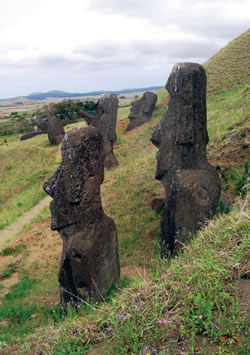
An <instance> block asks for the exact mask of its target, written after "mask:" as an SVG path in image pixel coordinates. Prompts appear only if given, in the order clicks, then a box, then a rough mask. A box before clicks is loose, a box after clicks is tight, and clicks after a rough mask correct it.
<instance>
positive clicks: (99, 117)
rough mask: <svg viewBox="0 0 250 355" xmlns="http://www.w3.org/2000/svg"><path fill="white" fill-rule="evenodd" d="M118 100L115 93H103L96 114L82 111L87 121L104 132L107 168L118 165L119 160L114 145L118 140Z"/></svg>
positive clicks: (105, 165)
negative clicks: (114, 151)
mask: <svg viewBox="0 0 250 355" xmlns="http://www.w3.org/2000/svg"><path fill="white" fill-rule="evenodd" d="M118 102H119V100H118V97H117V96H116V95H115V94H103V95H102V96H101V97H100V99H99V100H98V101H97V109H96V115H91V114H89V113H88V112H86V111H81V112H80V114H81V116H82V117H83V119H84V120H85V121H86V123H87V124H88V125H91V126H94V127H98V128H99V130H100V132H101V134H102V137H103V146H104V167H105V169H106V170H110V169H114V168H116V167H117V166H118V161H117V159H116V157H115V155H114V153H113V146H114V143H115V142H116V133H115V132H116V121H117V111H118Z"/></svg>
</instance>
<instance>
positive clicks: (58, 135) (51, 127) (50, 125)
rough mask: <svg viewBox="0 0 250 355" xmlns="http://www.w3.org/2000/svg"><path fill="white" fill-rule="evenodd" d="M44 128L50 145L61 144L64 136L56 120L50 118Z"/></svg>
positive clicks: (59, 123) (61, 126) (62, 129)
mask: <svg viewBox="0 0 250 355" xmlns="http://www.w3.org/2000/svg"><path fill="white" fill-rule="evenodd" d="M46 126H47V131H48V138H49V142H50V144H51V145H58V144H59V143H61V142H62V140H63V137H64V134H65V132H64V128H63V125H62V123H61V122H60V121H58V120H57V119H56V118H51V119H50V120H48V122H47V125H46Z"/></svg>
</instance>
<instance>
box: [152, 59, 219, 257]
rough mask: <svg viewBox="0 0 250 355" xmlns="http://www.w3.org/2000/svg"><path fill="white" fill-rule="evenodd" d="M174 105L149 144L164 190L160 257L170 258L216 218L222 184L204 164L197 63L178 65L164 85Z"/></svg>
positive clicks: (202, 88)
mask: <svg viewBox="0 0 250 355" xmlns="http://www.w3.org/2000/svg"><path fill="white" fill-rule="evenodd" d="M166 89H167V90H168V92H169V94H170V101H169V104H168V107H167V109H166V112H165V114H164V116H163V118H162V120H161V121H160V123H159V124H158V126H157V127H156V129H155V131H154V133H153V135H152V137H151V141H152V143H153V144H154V145H155V146H156V147H158V148H159V151H158V152H157V169H156V179H158V180H160V181H161V182H162V183H163V185H164V188H165V192H166V200H165V207H164V213H163V218H162V221H161V231H162V237H161V251H162V257H165V256H166V255H168V254H169V253H170V254H172V253H173V252H174V251H175V250H177V249H178V248H179V247H180V246H181V245H182V244H183V242H185V241H187V240H188V239H189V238H190V237H191V235H192V234H193V233H195V232H196V231H197V230H198V229H199V228H200V227H201V225H203V224H204V223H205V222H206V221H207V220H208V219H209V217H211V216H212V215H213V213H215V210H216V208H217V205H218V202H219V198H220V179H219V176H218V174H217V171H216V169H215V168H213V167H212V166H211V165H210V164H209V163H208V161H207V158H206V145H207V143H208V133H207V117H206V73H205V70H204V68H203V67H202V66H201V65H199V64H195V63H179V64H176V65H175V66H174V68H173V70H172V72H171V74H170V77H169V79H168V81H167V84H166Z"/></svg>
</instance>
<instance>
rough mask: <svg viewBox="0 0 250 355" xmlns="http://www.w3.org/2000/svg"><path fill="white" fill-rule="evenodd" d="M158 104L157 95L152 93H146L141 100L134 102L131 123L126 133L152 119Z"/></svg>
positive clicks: (130, 116) (130, 115)
mask: <svg viewBox="0 0 250 355" xmlns="http://www.w3.org/2000/svg"><path fill="white" fill-rule="evenodd" d="M156 102H157V95H156V94H154V93H153V92H150V91H146V92H145V93H144V94H143V96H142V98H141V99H139V100H137V101H134V102H132V104H131V105H132V107H131V110H130V114H129V116H128V118H129V121H130V122H129V124H128V127H127V129H126V132H128V131H131V129H134V128H136V127H138V126H141V125H142V124H144V123H146V122H148V121H149V120H150V118H151V117H152V113H153V111H154V108H155V105H156Z"/></svg>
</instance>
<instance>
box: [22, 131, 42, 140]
mask: <svg viewBox="0 0 250 355" xmlns="http://www.w3.org/2000/svg"><path fill="white" fill-rule="evenodd" d="M40 134H43V132H30V133H25V134H22V135H20V141H24V140H26V139H30V138H33V137H35V136H38V135H40Z"/></svg>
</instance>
